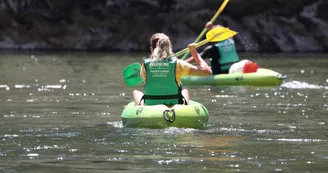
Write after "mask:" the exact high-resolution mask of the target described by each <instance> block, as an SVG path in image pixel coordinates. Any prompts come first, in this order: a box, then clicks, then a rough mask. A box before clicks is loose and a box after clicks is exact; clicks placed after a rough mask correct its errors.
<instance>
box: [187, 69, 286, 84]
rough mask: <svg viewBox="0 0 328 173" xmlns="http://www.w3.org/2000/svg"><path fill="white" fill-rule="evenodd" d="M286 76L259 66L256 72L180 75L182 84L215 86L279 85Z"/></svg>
mask: <svg viewBox="0 0 328 173" xmlns="http://www.w3.org/2000/svg"><path fill="white" fill-rule="evenodd" d="M285 78H286V76H284V75H282V74H281V73H278V72H276V71H273V70H270V69H264V68H259V69H258V70H257V72H256V73H246V74H219V75H214V76H206V77H203V76H188V77H182V78H181V82H182V84H184V85H216V86H240V85H247V86H276V85H281V84H282V83H283V80H284V79H285Z"/></svg>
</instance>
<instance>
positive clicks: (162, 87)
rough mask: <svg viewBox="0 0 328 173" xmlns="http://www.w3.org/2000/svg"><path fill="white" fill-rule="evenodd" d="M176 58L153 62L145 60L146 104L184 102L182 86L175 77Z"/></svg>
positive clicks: (168, 104) (169, 104)
mask: <svg viewBox="0 0 328 173" xmlns="http://www.w3.org/2000/svg"><path fill="white" fill-rule="evenodd" d="M176 64H177V61H176V59H175V58H174V59H170V60H160V61H155V62H152V61H150V60H149V59H146V60H145V61H144V65H145V69H146V83H145V88H144V97H143V99H144V101H145V104H146V105H157V104H164V105H167V106H171V105H174V104H181V103H182V95H181V88H180V87H179V85H178V84H177V81H176V77H175V69H176Z"/></svg>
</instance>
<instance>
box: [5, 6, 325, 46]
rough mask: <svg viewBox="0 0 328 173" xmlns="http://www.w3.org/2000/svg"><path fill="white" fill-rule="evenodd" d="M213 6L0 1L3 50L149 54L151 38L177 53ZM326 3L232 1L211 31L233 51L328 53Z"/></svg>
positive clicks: (202, 22) (199, 29) (212, 10)
mask: <svg viewBox="0 0 328 173" xmlns="http://www.w3.org/2000/svg"><path fill="white" fill-rule="evenodd" d="M222 2H223V1H222V0H221V1H217V0H207V1H204V0H188V1H177V0H93V1H89V0H2V1H1V2H0V48H2V49H68V50H115V51H148V48H149V44H148V41H149V37H150V36H151V35H152V34H153V33H155V32H164V33H166V34H167V35H169V36H170V38H171V40H172V43H173V46H174V48H175V49H176V50H179V49H183V48H185V47H186V46H187V45H188V44H189V43H190V42H193V41H194V40H195V39H196V37H197V35H198V34H199V33H200V32H201V31H202V30H203V28H204V25H205V23H206V22H207V21H209V20H210V19H211V18H212V16H213V15H214V14H215V12H216V11H217V9H218V8H219V6H220V5H221V3H222ZM327 8H328V1H324V0H289V1H286V0H252V1H246V0H233V1H230V2H229V3H228V4H227V6H226V8H225V9H224V11H223V12H222V14H221V15H220V16H219V17H218V19H217V20H216V22H215V23H218V24H222V25H224V26H227V27H229V28H231V29H233V30H235V31H237V32H238V35H237V36H235V40H236V43H237V49H238V51H246V52H254V51H257V52H318V51H327V50H328V34H327V32H326V31H327V29H328V17H327V16H328V12H327V10H326V9H327Z"/></svg>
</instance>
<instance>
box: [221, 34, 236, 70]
mask: <svg viewBox="0 0 328 173" xmlns="http://www.w3.org/2000/svg"><path fill="white" fill-rule="evenodd" d="M215 47H216V48H217V49H218V51H219V54H220V59H218V61H219V65H220V70H221V71H229V68H230V67H231V65H232V64H234V63H236V62H238V61H239V57H238V54H237V51H236V47H235V42H234V41H233V39H227V40H224V41H220V42H218V43H217V44H215Z"/></svg>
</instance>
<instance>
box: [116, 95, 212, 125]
mask: <svg viewBox="0 0 328 173" xmlns="http://www.w3.org/2000/svg"><path fill="white" fill-rule="evenodd" d="M121 118H122V123H123V126H124V127H128V128H167V127H177V128H194V129H205V128H206V126H207V123H208V110H207V109H206V108H205V106H204V105H202V104H200V103H198V102H195V101H192V100H190V103H189V105H180V104H177V105H174V106H173V107H170V108H169V107H167V106H165V105H152V106H136V105H135V103H134V102H130V103H129V104H128V105H126V106H125V108H124V109H123V112H122V114H121Z"/></svg>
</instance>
